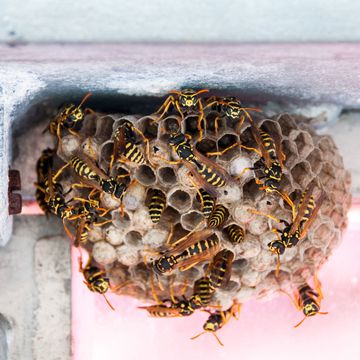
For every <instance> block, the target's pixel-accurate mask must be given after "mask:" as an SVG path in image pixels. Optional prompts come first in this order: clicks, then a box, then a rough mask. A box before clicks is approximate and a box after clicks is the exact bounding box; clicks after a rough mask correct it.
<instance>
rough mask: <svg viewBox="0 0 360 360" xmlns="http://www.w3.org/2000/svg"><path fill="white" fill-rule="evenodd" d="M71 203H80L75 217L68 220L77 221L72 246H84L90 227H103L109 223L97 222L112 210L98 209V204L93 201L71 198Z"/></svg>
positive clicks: (106, 221)
mask: <svg viewBox="0 0 360 360" xmlns="http://www.w3.org/2000/svg"><path fill="white" fill-rule="evenodd" d="M72 200H73V201H80V203H81V205H80V206H78V207H77V208H76V215H73V216H72V217H70V218H69V220H70V221H73V220H76V219H79V221H78V224H77V228H76V236H75V241H74V246H76V247H78V246H79V244H86V243H87V240H88V238H89V231H90V228H91V227H92V226H95V227H97V226H103V225H105V224H108V223H109V222H111V220H103V221H98V220H99V218H103V217H104V216H105V215H106V214H107V213H108V212H109V211H111V210H112V209H104V208H101V207H100V202H99V201H98V200H94V199H90V198H89V199H82V198H73V199H72Z"/></svg>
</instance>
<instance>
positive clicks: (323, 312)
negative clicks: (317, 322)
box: [317, 311, 329, 315]
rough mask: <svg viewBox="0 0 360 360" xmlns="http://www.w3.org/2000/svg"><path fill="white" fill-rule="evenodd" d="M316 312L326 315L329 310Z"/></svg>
mask: <svg viewBox="0 0 360 360" xmlns="http://www.w3.org/2000/svg"><path fill="white" fill-rule="evenodd" d="M317 314H320V315H327V314H329V312H328V311H318V312H317Z"/></svg>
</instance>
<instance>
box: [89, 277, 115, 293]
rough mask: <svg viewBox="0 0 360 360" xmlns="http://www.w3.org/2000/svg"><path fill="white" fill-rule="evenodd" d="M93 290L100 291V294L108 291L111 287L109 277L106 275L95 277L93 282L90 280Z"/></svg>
mask: <svg viewBox="0 0 360 360" xmlns="http://www.w3.org/2000/svg"><path fill="white" fill-rule="evenodd" d="M88 287H89V289H90V290H91V291H95V292H98V293H100V294H104V293H106V292H107V291H108V289H109V287H110V282H109V279H107V278H104V277H98V278H95V279H94V280H93V281H92V282H89V285H88Z"/></svg>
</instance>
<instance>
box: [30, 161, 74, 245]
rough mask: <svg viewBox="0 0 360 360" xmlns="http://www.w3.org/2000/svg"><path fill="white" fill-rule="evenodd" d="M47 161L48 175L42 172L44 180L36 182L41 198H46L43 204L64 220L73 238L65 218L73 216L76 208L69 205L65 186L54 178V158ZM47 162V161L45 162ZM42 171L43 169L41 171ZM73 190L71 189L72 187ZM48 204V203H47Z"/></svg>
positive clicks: (66, 229) (47, 209)
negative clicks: (52, 164)
mask: <svg viewBox="0 0 360 360" xmlns="http://www.w3.org/2000/svg"><path fill="white" fill-rule="evenodd" d="M46 156H47V155H46ZM44 159H45V157H44V158H43V160H44ZM46 162H47V165H46V167H47V175H46V176H45V174H42V175H41V176H43V178H42V182H40V183H36V184H35V186H36V188H37V190H38V194H40V193H42V194H43V195H42V196H41V198H43V199H44V202H42V204H41V205H44V206H45V208H46V211H47V212H50V213H52V214H54V215H56V216H59V217H60V218H61V220H62V222H63V225H64V229H65V232H66V233H67V234H68V236H69V237H70V238H71V237H72V235H71V232H70V231H69V229H68V228H67V227H66V225H65V220H66V219H69V218H71V217H72V216H73V215H75V209H74V207H73V206H70V205H68V203H67V202H66V200H65V196H66V194H64V191H63V188H62V186H61V184H60V183H57V182H56V181H55V180H54V176H53V175H52V166H50V165H51V163H52V160H50V158H49V159H48V160H47V161H46ZM44 164H45V162H44ZM40 168H42V169H43V167H42V165H41V164H40V163H39V169H40ZM40 172H42V170H41V171H40ZM70 191H71V189H70ZM45 204H46V205H45Z"/></svg>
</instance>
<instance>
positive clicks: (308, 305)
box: [283, 275, 328, 328]
mask: <svg viewBox="0 0 360 360" xmlns="http://www.w3.org/2000/svg"><path fill="white" fill-rule="evenodd" d="M314 286H315V290H314V289H313V288H312V287H311V286H310V285H309V284H308V283H307V282H304V283H303V284H302V285H300V286H299V287H298V288H297V290H296V291H295V292H294V299H293V298H292V297H291V295H290V294H288V293H287V292H285V291H283V292H284V293H285V294H287V295H288V296H289V297H290V300H291V301H292V303H293V304H294V306H295V307H296V309H298V310H301V311H302V312H303V314H304V318H303V319H302V320H301V321H300V322H299V323H298V324H296V325H295V326H294V327H295V328H297V327H298V326H300V325H301V324H302V323H303V322H304V321H305V320H306V319H307V318H308V317H310V316H315V315H317V314H320V315H326V314H328V313H327V312H321V311H320V305H321V301H322V299H323V293H322V290H321V283H320V281H319V279H318V278H317V276H316V275H315V276H314Z"/></svg>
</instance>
